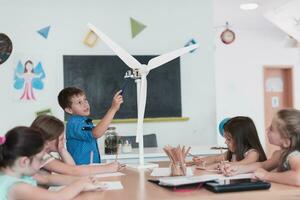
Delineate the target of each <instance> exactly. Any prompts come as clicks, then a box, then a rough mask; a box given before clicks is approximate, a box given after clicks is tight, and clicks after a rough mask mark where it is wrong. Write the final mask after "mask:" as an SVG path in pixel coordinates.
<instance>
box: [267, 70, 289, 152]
mask: <svg viewBox="0 0 300 200" xmlns="http://www.w3.org/2000/svg"><path fill="white" fill-rule="evenodd" d="M264 107H265V128H268V127H269V126H270V124H271V122H272V118H273V116H274V114H275V113H276V112H277V111H278V110H280V109H283V108H292V107H293V66H264ZM265 139H266V140H265V141H266V154H267V157H268V158H269V157H270V156H271V155H272V153H273V152H274V151H275V150H277V149H279V147H277V146H274V145H271V144H270V143H269V140H268V137H267V135H266V133H265Z"/></svg>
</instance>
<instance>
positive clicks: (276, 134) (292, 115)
mask: <svg viewBox="0 0 300 200" xmlns="http://www.w3.org/2000/svg"><path fill="white" fill-rule="evenodd" d="M267 136H268V139H269V142H270V143H271V144H273V145H276V146H279V147H280V148H281V149H280V150H277V151H275V152H274V153H273V154H272V156H271V158H270V159H268V160H266V161H264V162H256V163H253V164H251V165H247V166H246V165H243V166H242V165H236V166H232V165H230V164H226V165H224V166H222V168H221V170H222V172H223V173H224V174H225V175H228V176H231V175H235V174H241V173H247V172H254V175H253V176H254V177H253V178H256V179H260V180H264V181H271V182H277V183H282V184H288V185H295V186H300V111H299V110H295V109H283V110H280V111H278V112H277V113H276V115H275V116H274V117H273V120H272V123H271V125H270V127H268V129H267ZM274 169H276V171H272V170H274Z"/></svg>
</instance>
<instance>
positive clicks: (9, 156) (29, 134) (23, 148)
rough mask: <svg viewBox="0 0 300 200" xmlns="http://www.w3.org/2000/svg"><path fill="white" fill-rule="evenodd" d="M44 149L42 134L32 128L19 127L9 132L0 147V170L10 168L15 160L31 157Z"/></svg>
mask: <svg viewBox="0 0 300 200" xmlns="http://www.w3.org/2000/svg"><path fill="white" fill-rule="evenodd" d="M43 148H44V139H43V136H42V134H41V133H40V132H39V131H38V130H36V129H33V128H29V127H25V126H19V127H15V128H13V129H11V130H9V131H8V132H7V133H6V135H5V142H4V143H3V144H2V145H0V168H5V167H11V166H13V165H14V162H15V160H16V159H17V158H19V157H22V156H26V157H29V158H30V157H32V156H34V155H36V154H38V153H40V152H41V151H42V150H43Z"/></svg>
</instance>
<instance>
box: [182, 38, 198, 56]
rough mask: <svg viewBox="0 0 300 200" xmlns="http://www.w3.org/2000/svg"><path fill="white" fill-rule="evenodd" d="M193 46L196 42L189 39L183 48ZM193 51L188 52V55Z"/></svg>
mask: <svg viewBox="0 0 300 200" xmlns="http://www.w3.org/2000/svg"><path fill="white" fill-rule="evenodd" d="M193 44H197V42H196V40H194V39H191V40H189V41H188V42H187V43H186V44H185V45H184V46H185V47H187V46H189V45H193ZM194 51H196V49H194V50H192V51H190V53H193V52H194Z"/></svg>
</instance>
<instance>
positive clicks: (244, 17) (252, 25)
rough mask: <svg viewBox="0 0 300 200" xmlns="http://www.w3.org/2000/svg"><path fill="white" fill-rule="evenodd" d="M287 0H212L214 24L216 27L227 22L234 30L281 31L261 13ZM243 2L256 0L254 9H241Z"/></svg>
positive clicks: (254, 0)
mask: <svg viewBox="0 0 300 200" xmlns="http://www.w3.org/2000/svg"><path fill="white" fill-rule="evenodd" d="M286 1H287V0H214V26H215V27H216V28H218V27H222V26H224V25H225V23H226V21H228V22H229V25H230V27H231V28H233V29H235V30H243V29H259V30H262V29H267V30H272V31H278V32H282V30H281V29H279V28H278V27H277V26H276V25H274V24H273V23H272V22H270V21H269V20H267V19H266V18H265V17H264V16H263V15H264V13H266V11H268V10H272V9H273V8H274V7H278V6H280V5H281V4H282V3H284V2H286ZM245 2H257V3H258V4H259V7H258V8H257V9H256V10H248V11H244V10H241V9H240V8H239V7H240V4H241V3H245Z"/></svg>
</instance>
